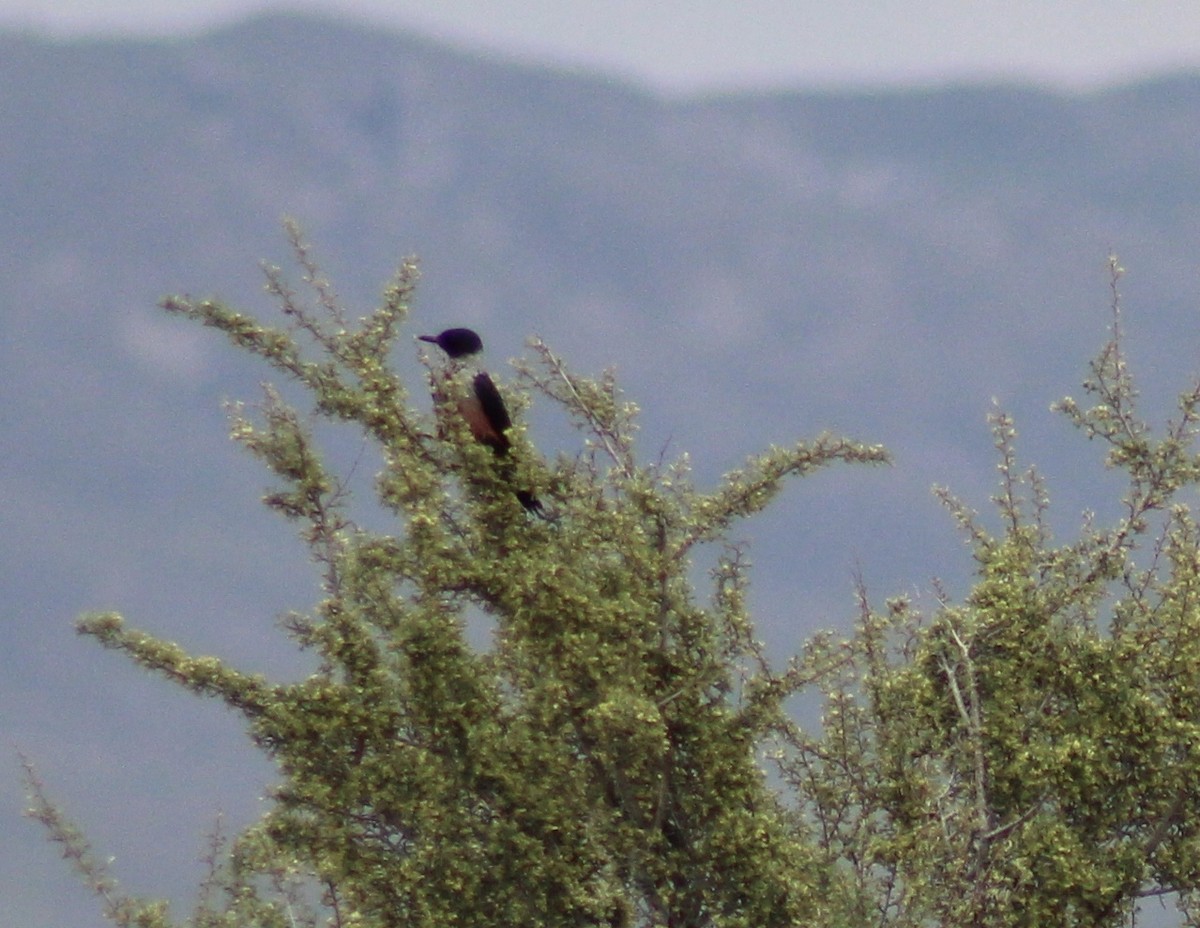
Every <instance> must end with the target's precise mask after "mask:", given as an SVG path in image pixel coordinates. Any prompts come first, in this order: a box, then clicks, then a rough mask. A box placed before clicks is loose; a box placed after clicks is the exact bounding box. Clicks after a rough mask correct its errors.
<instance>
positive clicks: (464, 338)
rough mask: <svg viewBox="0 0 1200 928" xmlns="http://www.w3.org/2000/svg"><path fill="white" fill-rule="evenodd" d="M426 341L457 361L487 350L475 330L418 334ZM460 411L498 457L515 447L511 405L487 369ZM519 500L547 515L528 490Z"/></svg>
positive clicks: (477, 375) (474, 380)
mask: <svg viewBox="0 0 1200 928" xmlns="http://www.w3.org/2000/svg"><path fill="white" fill-rule="evenodd" d="M417 337H418V338H419V339H420V340H421V341H423V342H431V343H432V344H434V345H437V346H438V347H439V348H441V349H442V351H444V352H446V354H447V355H448V356H449V357H450V358H451V359H452V360H455V361H459V360H461V359H462V358H467V357H470V356H471V355H473V354H478V353H479V352H481V351H482V350H483V339H481V338H480V337H479V336H478V335H477V334H476V333H475V332H474V331H473V330H471V329H462V328H455V329H446V330H444V331H442V332H439V333H438V334H437V335H418V336H417ZM458 411H459V413H461V414H462V417H463V418H464V419H465V420H466V421H467V425H468V426H470V428H471V434H472V435H474V436H475V440H476V441H478V442H480V443H481V444H485V445H487V446H488V447H489V448H491V449H492V450H493V451H494V452H495V453H496V457H504V456H505V455H507V454H508V450H509V448H510V447H512V445H511V443H510V442H509V440H508V436H507V435H506V434H505V433H506V432H507V431H508V430H509V429H510V428H512V419H511V418H509V415H508V408H507V407H506V406H505V405H504V399H503V397H501V396H500V391H499V390H498V389H497V388H496V384H495V383H494V382H493V381H492V378H491V377H490V376H488V373H487V371H484V370H480V371H477V372H476V373H475V376H474V377H473V378H472V380H471V390H470V392H469V393H468V394H467V396H466V397H465V398H464V399H462V400H461V401H460V402H459V404H458ZM515 492H516V495H517V499H518V500H519V501H520V503H521V505H522V506H524V507H525V510H526V512H531V513H533V514H534V515H536V516H542V517H544V516H545V511H544V509H543V507H542V503H541V501H540V500H539V499H538V498H537V497H535V496H534V495H533V494H532V493H530V492H529V491H528V490H517V491H515Z"/></svg>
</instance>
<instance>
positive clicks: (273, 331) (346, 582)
mask: <svg viewBox="0 0 1200 928" xmlns="http://www.w3.org/2000/svg"><path fill="white" fill-rule="evenodd" d="M294 238H295V243H296V245H297V248H298V250H299V251H298V253H299V257H300V263H301V265H302V266H303V268H304V270H305V275H306V280H307V283H308V284H310V285H311V287H312V288H313V290H314V292H315V293H316V298H317V303H318V306H317V307H316V308H309V307H306V306H304V305H302V303H301V301H300V299H299V297H298V296H297V295H296V294H295V293H293V292H292V291H291V289H290V288H289V287H288V286H287V284H286V283H285V281H284V280H283V277H282V275H281V274H280V273H279V272H278V271H276V270H269V271H268V281H269V289H270V290H271V291H272V292H273V293H274V294H275V296H276V297H277V298H278V299H279V300H280V303H281V306H282V308H283V312H284V316H285V318H286V319H287V320H288V321H289V322H290V325H288V326H287V327H273V326H270V325H265V324H262V323H260V322H258V321H256V320H253V319H251V318H249V317H248V316H245V315H243V314H241V313H238V312H236V311H234V310H233V309H231V308H229V307H227V306H225V305H223V304H221V303H219V302H216V301H209V300H203V301H193V300H189V299H182V298H172V299H168V300H167V301H166V302H165V304H164V306H165V308H166V309H167V310H168V311H169V312H172V313H175V314H178V315H182V316H186V317H189V318H192V319H195V320H197V321H199V322H201V323H202V324H204V325H208V326H212V327H214V328H217V329H219V330H221V331H223V332H224V333H225V334H226V336H227V337H228V338H229V339H230V340H231V341H232V342H233V343H234V344H235V345H237V346H238V347H240V348H242V349H244V350H247V351H249V352H251V353H253V354H256V355H258V356H260V357H262V358H263V359H264V360H265V361H266V362H267V363H268V364H270V365H271V366H272V367H274V368H275V369H276V370H277V371H279V372H281V373H282V374H284V375H285V376H286V377H287V378H288V379H289V380H290V381H293V382H295V383H298V384H299V385H301V386H302V387H303V388H305V389H306V390H307V391H308V392H309V393H310V394H311V396H312V400H313V406H314V408H315V411H316V413H317V414H318V415H319V416H321V417H325V418H326V419H329V420H333V421H340V422H347V423H351V424H353V425H354V426H356V427H357V428H359V429H361V430H362V431H363V432H364V433H365V434H366V435H367V436H368V437H369V438H370V439H371V440H373V443H374V445H375V446H376V447H377V448H378V449H379V451H380V452H381V455H382V459H383V469H382V471H381V472H380V473H379V475H378V477H377V481H376V486H377V490H378V499H379V501H380V503H381V505H382V506H383V507H385V508H386V509H387V510H388V511H389V512H390V513H391V515H392V516H393V517H394V524H395V529H394V531H391V532H387V533H379V532H373V531H368V530H366V529H364V528H362V527H361V526H359V525H357V524H355V522H354V521H353V520H352V518H351V517H350V515H349V514H348V511H347V491H346V489H345V487H344V485H343V484H342V482H341V480H340V479H339V477H338V476H336V475H335V474H333V473H331V472H330V471H329V470H327V469H326V465H325V464H324V458H323V455H322V453H321V451H320V449H319V448H318V447H317V444H316V442H315V440H314V437H313V434H312V430H311V428H310V426H309V424H308V422H307V420H306V417H305V416H304V415H301V414H300V413H298V412H297V411H296V410H294V409H292V408H291V407H290V406H289V405H288V404H287V403H286V402H285V401H284V400H283V398H282V396H281V394H280V393H279V392H278V391H276V390H273V389H271V390H268V391H267V394H266V398H265V402H264V404H263V405H262V407H261V410H260V413H259V415H257V416H255V417H252V416H250V415H248V414H247V412H246V411H245V410H244V409H242V408H241V407H236V408H235V409H234V412H233V434H234V437H235V438H237V439H238V440H239V441H240V442H241V443H242V444H243V445H244V446H245V447H246V448H248V449H249V450H250V451H251V452H252V453H253V454H255V455H257V456H258V457H259V458H260V459H261V460H262V461H263V463H264V464H265V465H266V466H267V467H268V468H269V469H270V470H271V471H272V472H273V473H274V474H275V475H276V477H277V478H278V481H279V486H278V488H276V489H274V490H272V491H271V492H270V493H269V494H268V495H267V496H266V498H265V502H266V503H267V505H268V506H270V507H271V508H273V509H275V510H277V511H279V512H280V513H282V514H283V515H284V516H285V517H286V518H287V519H289V520H291V521H293V522H294V523H295V524H296V525H297V526H298V527H299V529H300V531H301V534H302V536H303V537H304V539H305V541H306V542H307V543H308V545H309V546H310V548H311V550H312V555H313V559H314V562H315V563H316V564H318V565H319V567H320V569H321V570H322V573H323V585H324V594H325V595H324V598H323V600H322V601H321V602H320V603H319V604H317V606H316V608H315V609H314V611H313V612H312V614H311V615H307V616H301V615H297V616H293V617H291V619H290V620H289V623H288V625H289V629H290V631H291V633H292V635H293V636H294V637H295V639H296V640H297V641H298V642H299V644H300V645H301V646H302V647H304V648H307V649H311V650H312V651H314V652H315V653H316V654H317V655H318V656H319V660H320V666H321V670H320V672H318V673H316V674H314V675H313V676H311V677H309V678H308V679H305V680H303V681H301V682H298V683H292V684H272V683H268V682H267V681H265V680H262V679H259V678H257V677H251V676H248V675H245V674H243V673H241V672H239V671H237V670H236V669H235V668H232V667H230V666H228V665H227V664H225V663H224V662H222V661H218V660H216V659H214V658H197V657H193V656H190V655H187V654H185V653H184V652H183V651H182V650H181V649H180V648H178V647H177V646H176V645H174V644H171V643H169V642H164V641H160V640H158V639H155V638H154V637H152V636H150V635H146V634H144V633H141V632H137V631H133V630H131V629H128V628H126V627H125V626H124V625H123V623H122V622H121V620H120V618H119V617H117V616H113V615H98V616H92V617H87V618H85V619H84V620H83V621H82V622H81V625H80V627H81V630H82V631H83V632H84V633H86V634H89V635H92V636H94V637H96V638H97V639H98V640H99V641H100V642H101V643H102V644H104V645H105V646H107V647H113V648H117V649H120V650H122V651H124V652H125V653H127V654H128V655H129V656H130V657H132V658H133V659H134V660H135V661H137V662H139V663H140V664H142V665H143V666H145V667H147V668H149V669H151V670H154V671H156V672H158V673H160V674H163V675H164V676H166V677H168V678H170V679H172V680H175V681H177V682H179V683H180V684H182V685H184V686H186V687H188V688H190V689H192V690H194V691H196V692H199V693H203V694H206V695H212V696H216V697H218V698H220V699H222V700H223V701H224V702H226V703H227V704H229V705H230V706H232V707H234V708H236V709H237V710H239V711H240V712H242V713H243V715H244V716H245V718H246V720H247V724H248V726H249V730H250V732H251V734H252V737H253V738H254V740H255V742H256V743H257V745H259V746H260V747H261V748H262V749H263V750H264V751H266V752H267V753H268V754H269V755H270V756H271V757H272V758H273V760H274V761H275V762H276V764H277V765H278V769H279V772H280V777H281V780H280V783H279V785H278V786H277V788H276V789H275V791H274V795H273V806H272V808H271V810H270V811H269V813H268V814H267V815H266V817H265V818H264V819H263V820H262V821H261V822H260V823H258V824H257V825H256V826H254V827H253V828H252V829H251V830H250V831H249V832H248V833H247V834H246V835H243V836H241V837H240V838H239V839H238V840H237V841H235V842H234V843H233V846H232V847H231V848H230V853H229V855H227V856H229V857H230V860H231V861H232V862H231V863H219V862H217V861H216V858H215V857H214V865H213V881H214V885H216V884H219V885H221V886H222V887H224V889H223V892H224V893H225V900H226V901H225V904H224V906H218V905H213V906H211V907H209V908H206V909H204V910H203V911H201V912H200V913H199V914H198V915H197V916H196V917H195V919H194V923H195V924H213V925H216V924H226V923H228V924H234V923H236V924H238V925H274V924H280V923H283V921H282V920H283V916H284V914H285V913H286V914H287V916H288V918H291V917H293V915H294V913H295V911H296V910H297V906H298V902H297V900H296V898H294V897H291V896H288V895H287V894H286V893H283V892H281V890H280V887H281V886H283V885H285V884H286V883H287V881H288V880H291V879H296V878H300V879H302V880H304V881H307V885H309V886H311V887H317V888H318V890H319V895H320V896H321V902H320V903H319V904H318V906H317V911H316V912H311V913H310V916H311V917H318V916H319V917H320V918H322V919H326V920H329V921H330V922H332V923H333V924H337V925H347V926H348V925H363V926H400V925H403V926H418V925H429V926H439V928H440V926H447V925H471V926H487V925H494V926H517V925H521V926H526V925H614V926H616V925H635V924H655V925H665V924H671V925H680V926H683V925H695V926H699V925H722V926H730V928H734V926H745V928H771V926H781V928H782V926H791V925H795V924H799V923H803V922H806V921H808V920H809V919H811V918H813V917H816V916H817V915H818V913H819V911H820V908H821V903H820V902H819V893H818V891H817V890H818V887H819V885H820V883H821V882H822V880H823V876H822V869H823V865H822V864H821V862H820V860H819V855H818V854H817V853H816V852H815V849H814V846H813V844H812V842H811V841H810V840H809V838H808V836H807V835H806V834H805V833H804V832H803V831H797V829H796V828H795V825H794V823H793V822H792V821H791V820H790V819H789V817H788V815H787V814H786V812H785V810H784V808H783V807H782V805H781V804H780V802H779V800H778V799H777V797H776V796H775V795H773V793H772V792H771V791H770V790H769V789H768V788H767V786H766V784H765V782H764V773H763V770H762V769H761V767H760V764H759V760H758V755H757V751H758V747H759V745H760V743H761V741H762V738H763V736H764V734H765V733H766V732H767V730H768V727H769V725H771V724H774V722H775V720H776V719H777V717H779V716H780V715H781V710H780V703H781V701H782V699H783V698H785V697H786V695H788V693H787V691H785V690H782V689H770V688H765V687H762V686H758V685H757V682H758V681H757V680H756V678H755V676H754V667H755V666H756V664H757V651H756V645H755V643H754V642H753V639H752V637H751V623H750V619H749V617H748V616H747V614H746V612H745V606H744V596H743V586H744V576H743V564H742V561H741V559H740V558H739V557H738V556H737V553H736V551H735V550H734V549H732V548H730V549H729V551H728V556H727V557H725V558H724V559H722V560H721V563H720V566H719V568H718V569H717V571H716V576H715V578H714V579H715V584H716V586H715V594H714V596H713V597H712V601H711V603H708V604H705V603H703V602H700V601H698V600H697V597H696V594H695V593H694V591H693V590H692V588H691V586H690V583H689V579H688V576H689V571H690V565H691V555H692V553H693V551H694V550H695V549H696V547H697V546H698V545H701V544H711V543H714V542H715V543H717V544H722V543H724V537H725V535H724V533H725V532H726V530H727V528H728V527H729V526H730V525H731V524H732V523H733V522H734V521H735V520H736V519H738V518H740V517H743V516H746V515H750V514H752V513H754V512H757V511H758V510H760V509H761V508H763V506H765V505H766V504H767V503H768V501H769V500H770V499H771V497H772V496H773V495H774V494H775V493H776V492H777V491H778V489H779V487H780V485H781V484H782V483H783V481H784V480H785V479H786V478H787V477H789V476H791V475H803V474H806V473H809V472H811V471H813V470H816V469H818V468H821V467H824V466H828V465H830V464H833V463H837V462H862V463H880V462H883V461H884V460H885V459H886V456H885V454H884V453H883V451H882V450H880V449H878V448H873V447H868V446H864V445H860V444H857V443H854V442H851V441H848V440H845V439H838V438H833V437H829V436H822V437H821V438H819V439H817V440H816V441H814V442H802V443H798V444H796V445H795V446H793V447H790V448H778V449H772V450H770V451H768V452H767V453H766V454H764V455H761V456H759V457H757V458H752V459H751V460H749V461H748V462H747V463H746V465H745V466H744V468H742V469H741V470H739V471H738V472H736V473H733V474H730V475H729V476H728V477H727V478H726V480H725V482H724V483H723V484H722V485H721V486H720V487H719V488H717V489H716V490H715V491H713V492H710V493H701V492H700V491H698V490H697V489H695V488H694V487H693V486H692V484H691V482H690V480H689V477H688V469H687V464H686V461H680V462H677V463H675V464H673V465H671V466H659V465H654V466H645V465H642V464H640V463H639V462H638V461H637V458H636V455H635V453H634V445H633V432H634V417H635V414H636V409H635V407H634V406H633V405H632V404H630V403H627V402H624V401H623V400H622V399H621V398H620V395H619V392H618V390H617V387H616V384H615V382H614V380H613V378H612V377H611V375H604V376H603V377H601V378H600V379H599V380H589V379H587V378H583V377H579V376H577V375H575V374H573V373H571V372H570V371H568V370H567V368H566V366H565V365H564V363H563V362H562V361H561V360H560V359H559V358H557V357H556V356H555V355H554V354H553V353H552V352H551V351H550V349H549V348H548V347H547V346H545V345H544V344H542V343H541V342H534V343H533V349H534V353H535V354H534V359H533V361H532V362H531V363H529V364H528V365H527V366H526V368H525V369H524V374H523V376H524V383H525V384H527V385H528V386H529V387H532V388H533V389H534V390H537V391H538V392H540V393H541V394H542V395H544V396H547V397H549V398H550V399H551V400H553V401H555V402H557V403H559V404H561V405H562V407H563V408H564V409H565V410H566V411H567V412H568V414H569V415H570V416H571V417H572V418H573V419H574V421H575V422H576V423H577V424H578V425H579V426H580V428H581V430H582V432H583V434H584V436H585V439H584V442H585V444H584V451H583V453H582V454H581V455H580V456H578V457H575V458H566V457H564V458H560V459H558V460H556V461H553V462H550V463H543V462H542V461H540V460H539V459H538V457H537V456H536V455H535V454H534V453H533V452H532V449H530V447H529V446H528V443H527V442H526V441H525V440H524V438H523V436H522V434H521V432H520V429H519V427H518V428H517V429H515V430H514V434H513V435H512V436H511V437H512V438H513V440H514V450H513V453H512V454H511V455H510V458H511V459H512V460H511V462H510V461H509V460H507V459H506V460H505V461H503V462H499V461H497V459H496V458H495V456H494V455H493V454H492V453H491V452H490V450H489V449H487V448H485V447H483V446H481V445H479V444H477V443H476V442H474V441H473V440H472V438H471V436H470V433H469V432H468V430H467V429H466V428H465V427H464V426H463V425H462V424H461V423H460V420H459V417H457V416H456V415H454V414H453V410H454V407H455V404H456V402H457V400H458V399H459V398H461V396H462V392H461V391H462V389H463V386H462V384H461V383H459V382H458V379H457V378H455V377H453V376H446V375H445V374H444V373H443V371H442V368H441V364H440V361H441V359H440V357H439V358H436V359H425V363H426V364H427V369H428V371H429V384H428V388H424V389H421V390H420V391H419V393H418V395H419V396H420V397H422V398H424V397H425V396H427V395H428V394H429V393H430V392H432V393H433V394H434V395H435V409H434V413H433V416H432V417H431V416H430V415H429V414H427V413H423V412H421V411H419V409H417V408H415V405H414V404H413V403H412V402H411V400H410V395H409V387H408V385H406V384H405V383H403V382H402V381H401V379H400V378H399V377H398V376H397V374H396V373H395V365H394V364H392V363H390V354H391V352H392V351H393V349H394V347H395V343H396V340H397V338H398V337H399V336H400V334H401V332H402V329H403V323H404V320H405V317H406V313H407V303H408V300H409V297H410V294H411V290H412V287H413V284H414V281H415V277H416V273H415V269H414V268H413V267H412V266H411V265H406V266H404V267H403V268H402V269H401V271H400V273H399V275H398V277H397V278H396V279H395V281H394V282H393V283H392V285H391V286H390V287H389V288H388V289H387V291H386V292H385V294H384V299H383V303H382V306H381V307H380V308H379V309H378V310H377V311H376V312H375V313H374V314H373V315H372V316H370V317H368V318H366V319H363V320H360V321H358V322H357V323H355V324H350V323H349V322H348V321H347V320H346V318H345V315H344V314H343V312H342V310H341V309H340V307H339V306H338V305H337V301H336V298H335V297H334V295H333V293H332V290H331V288H330V287H329V285H328V284H327V283H326V282H325V281H323V280H322V278H321V277H320V274H319V272H318V271H317V268H316V267H315V265H314V264H313V263H312V261H311V260H310V258H309V257H308V254H307V251H306V250H305V249H304V246H303V244H302V243H301V242H300V241H299V238H298V236H294ZM423 357H424V356H423ZM504 388H505V390H506V392H507V393H508V394H509V396H510V399H511V400H513V401H514V402H513V406H514V409H515V410H518V411H519V410H520V409H522V408H523V407H524V405H526V403H527V399H526V397H525V395H524V392H523V391H522V389H521V388H520V386H519V385H517V384H512V383H510V384H505V385H504ZM425 404H426V402H424V401H423V402H422V403H421V405H425ZM514 481H515V482H517V485H520V486H528V487H532V488H534V489H535V490H536V492H537V494H538V495H539V496H540V497H541V498H542V499H543V500H544V501H545V502H546V504H547V506H548V508H549V510H550V513H551V517H550V518H549V519H546V520H544V521H543V520H537V519H531V518H529V517H527V516H526V514H525V513H524V512H523V511H522V509H521V507H520V506H519V504H518V502H517V501H516V500H515V499H514V496H513V492H512V486H513V484H514ZM479 614H483V615H485V616H487V617H490V619H491V621H492V622H493V623H494V628H495V634H494V642H493V644H492V646H490V647H487V648H483V649H480V648H477V647H472V646H471V645H470V644H469V643H468V641H467V638H466V636H465V625H466V621H467V620H468V619H469V618H471V617H472V616H478V615H479Z"/></svg>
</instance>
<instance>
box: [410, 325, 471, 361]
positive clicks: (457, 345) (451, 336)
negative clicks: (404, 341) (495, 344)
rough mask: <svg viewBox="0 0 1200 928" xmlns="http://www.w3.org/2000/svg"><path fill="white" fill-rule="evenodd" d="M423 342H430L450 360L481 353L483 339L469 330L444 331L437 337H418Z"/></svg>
mask: <svg viewBox="0 0 1200 928" xmlns="http://www.w3.org/2000/svg"><path fill="white" fill-rule="evenodd" d="M417 338H419V339H420V340H421V341H423V342H432V343H433V344H435V345H437V346H438V347H439V348H441V349H442V351H444V352H446V354H448V355H450V357H452V358H465V357H466V356H467V355H470V354H478V353H479V352H480V351H483V339H482V338H480V337H479V336H478V335H477V334H475V332H474V331H473V330H471V329H446V330H445V331H443V332H439V333H438V334H437V335H418V336H417Z"/></svg>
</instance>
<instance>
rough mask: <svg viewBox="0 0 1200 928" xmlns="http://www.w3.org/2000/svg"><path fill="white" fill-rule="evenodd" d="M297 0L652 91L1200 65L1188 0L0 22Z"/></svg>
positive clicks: (701, 4)
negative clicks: (298, 11) (291, 13)
mask: <svg viewBox="0 0 1200 928" xmlns="http://www.w3.org/2000/svg"><path fill="white" fill-rule="evenodd" d="M268 8H272V9H278V8H304V9H313V10H322V11H326V12H329V13H331V14H335V15H345V16H350V17H356V18H360V19H367V20H373V21H376V22H379V23H381V24H385V25H389V26H393V27H395V28H397V29H412V30H416V31H419V32H422V33H424V34H427V35H431V36H434V37H437V38H441V39H445V40H448V41H451V42H454V43H456V44H460V45H467V46H471V47H475V48H479V49H486V50H491V51H495V52H500V53H503V54H506V55H511V56H514V57H519V58H523V59H526V60H533V61H544V62H546V63H550V64H555V65H558V66H567V67H571V68H578V69H584V70H600V71H605V72H609V73H612V74H615V75H619V76H622V77H625V78H628V79H633V80H636V81H639V82H642V83H645V84H648V85H650V86H652V87H654V88H656V89H658V90H661V91H666V92H671V91H681V92H689V91H697V90H712V89H724V88H728V89H748V88H768V87H792V88H796V87H814V86H821V87H828V86H852V87H862V86H872V85H880V84H930V83H944V82H947V81H959V80H987V79H995V78H1002V79H1009V80H1017V81H1021V82H1034V83H1039V84H1048V85H1051V86H1059V87H1062V88H1064V89H1089V88H1092V87H1097V86H1103V85H1105V84H1112V83H1119V82H1121V81H1125V80H1129V79H1131V78H1136V77H1142V76H1146V75H1149V74H1155V73H1161V72H1164V71H1170V70H1177V69H1180V68H1185V67H1190V68H1200V3H1196V2H1195V0H842V2H837V3H831V2H829V0H656V2H654V3H652V4H651V3H646V2H645V0H284V2H272V0H53V2H52V3H51V2H47V0H0V28H4V27H14V26H16V27H21V28H34V29H36V30H39V31H40V30H44V31H49V32H53V33H57V34H71V35H74V34H89V33H102V34H108V35H112V34H156V35H161V34H173V33H177V32H181V31H192V30H197V29H203V28H206V27H209V26H212V25H216V24H220V23H227V22H230V21H233V20H236V19H238V18H241V17H243V16H246V15H248V14H250V13H252V12H255V11H260V10H264V9H268Z"/></svg>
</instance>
